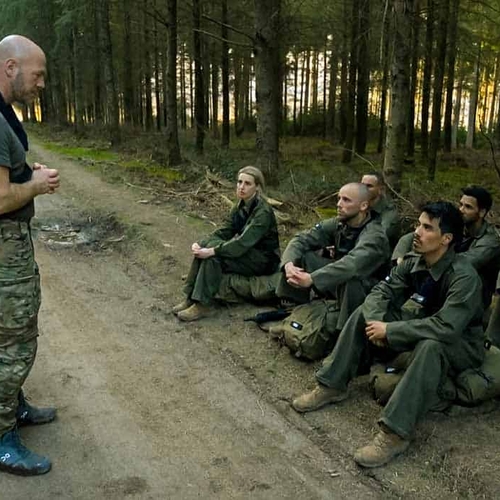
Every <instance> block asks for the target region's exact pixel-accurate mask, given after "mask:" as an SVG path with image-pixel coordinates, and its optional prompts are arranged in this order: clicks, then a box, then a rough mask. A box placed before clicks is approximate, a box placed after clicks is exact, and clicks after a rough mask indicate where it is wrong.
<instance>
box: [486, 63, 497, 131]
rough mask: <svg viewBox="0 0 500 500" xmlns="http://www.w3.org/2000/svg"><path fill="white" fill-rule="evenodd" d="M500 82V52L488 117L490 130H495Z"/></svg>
mask: <svg viewBox="0 0 500 500" xmlns="http://www.w3.org/2000/svg"><path fill="white" fill-rule="evenodd" d="M499 82H500V54H497V57H496V61H495V77H494V82H493V95H492V96H491V104H490V117H489V119H488V132H489V133H491V132H494V127H495V110H496V108H497V96H498V84H499Z"/></svg>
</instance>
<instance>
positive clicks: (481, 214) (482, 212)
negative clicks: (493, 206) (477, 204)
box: [479, 208, 486, 219]
mask: <svg viewBox="0 0 500 500" xmlns="http://www.w3.org/2000/svg"><path fill="white" fill-rule="evenodd" d="M479 217H481V219H484V218H485V217H486V209H484V208H481V210H479Z"/></svg>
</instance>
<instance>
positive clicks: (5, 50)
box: [0, 35, 45, 63]
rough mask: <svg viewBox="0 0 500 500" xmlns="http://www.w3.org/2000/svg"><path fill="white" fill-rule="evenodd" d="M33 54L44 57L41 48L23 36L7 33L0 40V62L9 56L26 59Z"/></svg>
mask: <svg viewBox="0 0 500 500" xmlns="http://www.w3.org/2000/svg"><path fill="white" fill-rule="evenodd" d="M35 54H37V55H39V56H41V57H45V55H44V53H43V50H42V49H41V48H40V47H39V46H38V45H37V44H36V43H35V42H33V41H32V40H30V39H29V38H26V37H25V36H21V35H9V36H6V37H5V38H4V39H3V40H0V63H3V62H4V61H5V60H6V59H9V58H13V59H18V60H22V59H26V58H27V57H30V56H32V55H35Z"/></svg>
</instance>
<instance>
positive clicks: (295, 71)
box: [293, 52, 299, 135]
mask: <svg viewBox="0 0 500 500" xmlns="http://www.w3.org/2000/svg"><path fill="white" fill-rule="evenodd" d="M293 60H294V68H293V135H297V86H298V84H299V54H298V52H295V53H294V57H293Z"/></svg>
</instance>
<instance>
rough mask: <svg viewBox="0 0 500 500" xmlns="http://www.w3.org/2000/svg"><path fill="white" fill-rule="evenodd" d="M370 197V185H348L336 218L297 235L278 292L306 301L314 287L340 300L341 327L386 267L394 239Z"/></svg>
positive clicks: (284, 260) (285, 258) (283, 265)
mask: <svg viewBox="0 0 500 500" xmlns="http://www.w3.org/2000/svg"><path fill="white" fill-rule="evenodd" d="M369 200H370V193H369V190H368V188H367V187H366V186H365V185H363V184H361V183H356V182H355V183H350V184H346V185H345V186H343V187H342V188H341V189H340V191H339V194H338V202H337V209H338V215H337V217H334V218H331V219H327V220H324V221H321V222H319V223H318V224H316V226H314V227H313V228H312V229H310V230H309V231H305V232H302V233H299V234H297V235H296V236H295V237H294V238H292V240H291V241H290V243H289V244H288V246H287V248H286V250H285V252H284V253H283V257H282V260H281V270H282V272H283V275H282V277H281V279H280V281H279V283H278V286H277V289H276V294H277V295H278V297H280V298H281V299H285V300H291V301H293V302H295V303H297V304H304V303H307V302H309V301H310V300H311V297H312V295H313V292H314V295H316V296H319V297H325V298H328V299H337V300H339V302H340V311H341V312H340V316H339V320H338V324H337V329H339V330H340V329H341V328H342V326H343V324H344V323H345V321H346V320H347V318H348V317H349V315H350V314H351V313H352V311H354V309H355V308H356V307H358V306H359V305H360V304H361V303H362V302H363V300H364V298H365V296H366V294H367V293H368V292H369V290H370V289H371V287H372V286H373V285H375V283H377V281H378V280H379V279H380V278H381V277H383V274H384V273H385V272H386V270H387V267H386V266H387V263H388V260H389V257H390V250H389V242H388V240H387V236H386V234H385V231H384V229H383V227H382V225H381V223H380V220H379V219H378V218H372V216H371V212H370V203H369Z"/></svg>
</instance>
